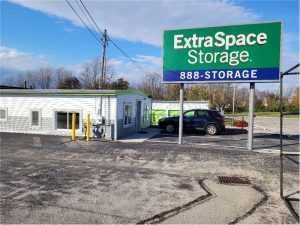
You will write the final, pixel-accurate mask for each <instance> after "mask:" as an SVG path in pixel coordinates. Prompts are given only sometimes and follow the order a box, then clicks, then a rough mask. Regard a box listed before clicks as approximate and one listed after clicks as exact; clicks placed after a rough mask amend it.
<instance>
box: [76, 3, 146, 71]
mask: <svg viewBox="0 0 300 225" xmlns="http://www.w3.org/2000/svg"><path fill="white" fill-rule="evenodd" d="M79 1H80V3H81V5H82V6H83V8H84V10H85V11H86V13H87V14H88V16H89V17H90V19H91V21H92V22H93V23H94V25H95V27H96V28H97V31H98V32H99V33H101V34H102V35H104V33H103V31H102V30H101V29H100V28H99V26H98V24H97V23H96V21H95V20H94V18H93V16H92V14H91V13H90V11H89V9H88V8H87V6H86V5H85V4H84V3H83V1H82V0H79ZM107 40H108V41H110V42H111V43H112V44H113V46H114V47H115V48H116V49H118V50H119V51H120V52H121V53H122V55H124V56H125V57H126V58H128V59H129V60H130V61H131V62H132V63H134V64H135V65H136V66H137V67H138V69H140V70H142V71H143V72H145V73H146V71H145V70H144V69H143V68H142V67H141V66H140V65H139V64H138V62H137V61H136V60H134V59H132V58H131V57H130V56H129V55H128V54H127V53H126V52H125V51H124V50H123V49H122V48H121V47H120V46H118V45H117V43H115V42H114V41H113V40H112V39H111V38H110V37H109V36H108V35H107ZM102 41H103V40H102Z"/></svg>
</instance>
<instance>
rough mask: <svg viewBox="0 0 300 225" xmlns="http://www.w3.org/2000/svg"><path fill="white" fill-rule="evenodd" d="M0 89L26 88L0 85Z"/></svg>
mask: <svg viewBox="0 0 300 225" xmlns="http://www.w3.org/2000/svg"><path fill="white" fill-rule="evenodd" d="M0 89H26V88H24V87H16V86H9V85H0Z"/></svg>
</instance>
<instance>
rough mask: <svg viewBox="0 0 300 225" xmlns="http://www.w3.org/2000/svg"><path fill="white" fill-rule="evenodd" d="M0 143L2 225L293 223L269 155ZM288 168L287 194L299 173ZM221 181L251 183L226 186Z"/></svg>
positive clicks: (61, 142) (22, 139)
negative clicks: (234, 178)
mask: <svg viewBox="0 0 300 225" xmlns="http://www.w3.org/2000/svg"><path fill="white" fill-rule="evenodd" d="M0 140H1V145H0V146H1V167H0V169H1V176H0V194H1V208H0V209H1V215H0V216H1V217H0V218H1V223H138V222H143V221H144V222H145V221H146V222H147V221H148V222H166V223H174V219H176V221H179V222H182V223H190V222H193V223H216V222H217V223H230V222H234V221H238V222H243V223H295V220H294V218H293V217H292V216H291V214H290V212H289V210H288V209H287V208H286V206H285V204H284V203H283V201H282V200H280V198H279V193H278V187H279V186H278V185H279V183H278V182H279V177H278V167H279V160H278V156H277V155H274V154H259V153H254V152H247V151H239V150H235V151H228V149H223V148H216V147H210V146H190V145H184V146H178V145H176V144H161V143H150V142H147V143H138V144H134V143H119V142H98V141H92V142H90V143H89V144H87V143H85V142H84V141H77V142H70V141H69V139H68V138H63V137H54V136H37V135H22V134H4V133H0ZM287 162H288V161H285V165H286V167H285V187H286V188H285V192H286V193H287V194H288V193H291V192H293V191H295V190H296V189H297V187H298V182H299V180H298V175H299V174H298V169H299V168H298V167H297V166H296V167H295V166H294V165H291V164H289V163H287ZM219 175H223V176H224V175H230V176H232V175H234V176H244V177H248V178H249V179H250V181H251V183H252V184H251V185H250V186H240V187H239V186H228V185H225V186H224V185H221V184H219V183H218V182H217V176H219ZM203 185H205V186H206V187H207V188H205V187H204V186H203ZM208 193H209V194H208ZM243 196H245V197H243ZM217 218H218V220H217Z"/></svg>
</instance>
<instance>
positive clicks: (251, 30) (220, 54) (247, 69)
mask: <svg viewBox="0 0 300 225" xmlns="http://www.w3.org/2000/svg"><path fill="white" fill-rule="evenodd" d="M280 43H281V23H280V22H270V23H259V24H247V25H235V26H223V27H208V28H195V29H182V30H167V31H165V32H164V43H163V81H164V82H166V83H209V82H278V81H279V73H280Z"/></svg>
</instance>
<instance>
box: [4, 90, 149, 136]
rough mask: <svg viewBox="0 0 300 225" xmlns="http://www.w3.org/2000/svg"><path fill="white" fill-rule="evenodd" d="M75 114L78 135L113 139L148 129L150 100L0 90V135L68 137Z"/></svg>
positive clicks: (106, 93)
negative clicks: (88, 132)
mask: <svg viewBox="0 0 300 225" xmlns="http://www.w3.org/2000/svg"><path fill="white" fill-rule="evenodd" d="M72 113H76V128H77V130H76V131H77V132H76V133H77V135H78V136H84V135H85V121H86V117H87V114H88V113H89V114H90V119H91V124H92V130H91V135H92V136H96V137H98V138H105V139H114V140H117V139H118V138H120V137H124V136H127V135H130V134H132V133H135V132H138V131H140V130H141V129H142V128H146V127H149V126H150V123H151V98H148V97H147V96H146V95H145V94H143V93H142V92H139V91H137V90H83V89H76V90H75V89H73V90H58V89H45V90H37V89H24V90H21V89H20V90H17V89H16V90H13V89H11V90H8V89H7V90H6V89H2V90H0V132H16V133H36V134H48V135H71V123H72Z"/></svg>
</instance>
